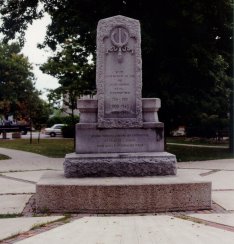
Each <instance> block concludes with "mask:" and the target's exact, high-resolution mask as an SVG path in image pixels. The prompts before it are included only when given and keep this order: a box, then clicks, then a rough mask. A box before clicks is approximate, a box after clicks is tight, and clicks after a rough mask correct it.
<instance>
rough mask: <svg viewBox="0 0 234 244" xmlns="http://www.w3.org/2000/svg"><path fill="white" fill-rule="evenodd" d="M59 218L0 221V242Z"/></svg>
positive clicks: (22, 218) (59, 217)
mask: <svg viewBox="0 0 234 244" xmlns="http://www.w3.org/2000/svg"><path fill="white" fill-rule="evenodd" d="M61 218H63V216H50V217H28V218H24V217H21V218H10V219H0V226H1V228H0V241H1V240H3V239H6V238H9V237H11V236H13V235H16V234H19V233H22V232H25V231H28V230H30V229H31V228H32V227H35V226H37V225H40V224H46V223H49V222H53V221H56V220H59V219H61Z"/></svg>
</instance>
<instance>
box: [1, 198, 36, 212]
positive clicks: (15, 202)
mask: <svg viewBox="0 0 234 244" xmlns="http://www.w3.org/2000/svg"><path fill="white" fill-rule="evenodd" d="M31 196H32V195H29V194H22V195H0V214H21V213H22V211H23V210H24V207H25V204H26V203H27V202H28V201H29V199H30V197H31Z"/></svg>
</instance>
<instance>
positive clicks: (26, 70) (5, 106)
mask: <svg viewBox="0 0 234 244" xmlns="http://www.w3.org/2000/svg"><path fill="white" fill-rule="evenodd" d="M31 69H32V67H31V65H30V64H29V62H28V59H27V58H26V57H24V56H23V55H22V54H20V47H19V45H18V44H16V43H13V44H11V45H7V44H0V113H1V114H3V115H4V117H5V118H6V119H7V118H8V116H9V115H14V116H15V117H17V116H20V110H21V109H20V108H22V107H23V103H24V101H25V99H27V96H26V95H27V94H28V93H29V92H31V91H32V90H33V89H34V87H33V82H32V81H33V79H34V76H33V73H32V72H31Z"/></svg>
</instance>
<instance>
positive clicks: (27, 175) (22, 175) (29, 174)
mask: <svg viewBox="0 0 234 244" xmlns="http://www.w3.org/2000/svg"><path fill="white" fill-rule="evenodd" d="M49 171H50V170H37V171H24V172H12V173H2V175H5V176H9V177H13V178H16V179H22V180H28V181H33V182H35V183H36V182H38V181H39V179H40V178H41V176H42V175H43V174H44V173H46V172H49Z"/></svg>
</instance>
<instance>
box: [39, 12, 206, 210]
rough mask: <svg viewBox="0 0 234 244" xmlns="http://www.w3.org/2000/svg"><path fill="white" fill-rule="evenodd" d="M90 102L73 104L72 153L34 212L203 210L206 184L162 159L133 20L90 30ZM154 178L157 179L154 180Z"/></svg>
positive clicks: (50, 176)
mask: <svg viewBox="0 0 234 244" xmlns="http://www.w3.org/2000/svg"><path fill="white" fill-rule="evenodd" d="M96 71H97V75H96V82H97V99H80V100H79V101H78V109H79V110H80V122H79V123H78V124H77V126H76V151H75V153H71V154H67V155H66V157H65V161H64V172H63V171H51V172H48V173H45V174H44V175H43V177H42V178H41V179H40V180H39V182H38V183H37V185H36V208H37V211H38V212H41V211H43V209H47V210H48V211H49V212H58V213H64V212H75V213H108V214H111V213H146V212H147V213H154V212H162V211H178V210H180V211H185V210H198V209H210V207H211V182H206V181H204V180H203V179H202V178H201V177H197V176H191V174H190V175H187V174H183V173H181V172H179V173H178V174H177V169H176V157H175V155H172V154H169V153H167V152H165V151H164V126H163V123H161V122H159V119H158V110H159V109H160V106H161V101H160V99H158V98H142V96H141V90H142V61H141V36H140V24H139V21H138V20H135V19H131V18H127V17H124V16H120V15H118V16H114V17H111V18H107V19H103V20H100V21H99V23H98V29H97V69H96ZM159 176H161V177H159Z"/></svg>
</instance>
